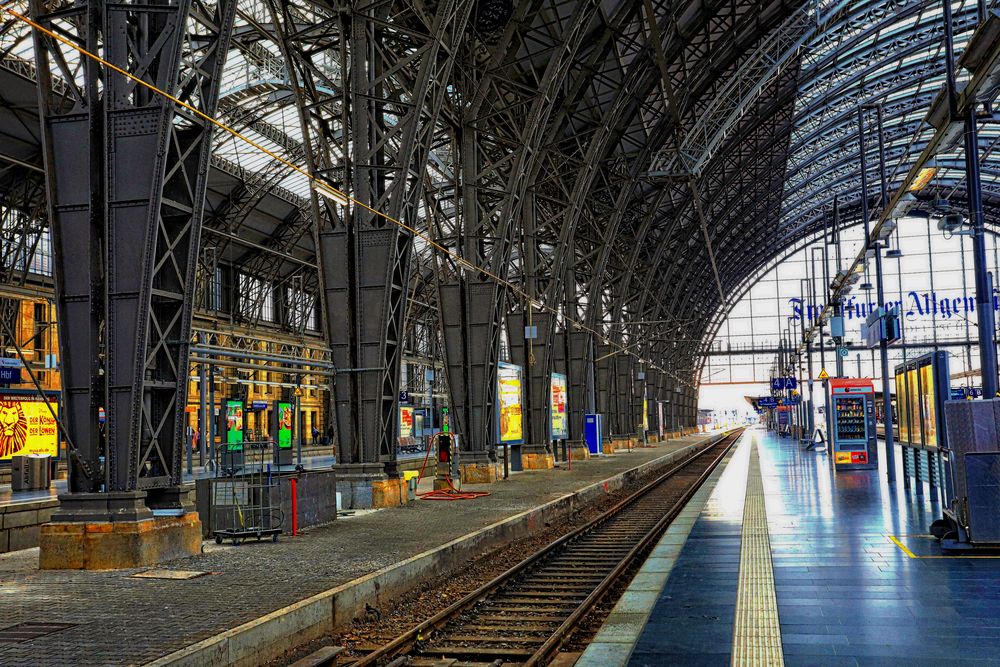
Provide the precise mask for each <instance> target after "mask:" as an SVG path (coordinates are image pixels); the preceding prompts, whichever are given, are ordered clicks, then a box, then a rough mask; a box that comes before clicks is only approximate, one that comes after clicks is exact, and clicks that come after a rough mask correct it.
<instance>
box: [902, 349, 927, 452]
mask: <svg viewBox="0 0 1000 667" xmlns="http://www.w3.org/2000/svg"><path fill="white" fill-rule="evenodd" d="M906 396H907V399H908V400H907V402H908V403H909V404H910V405H909V408H910V444H912V445H913V446H914V447H920V446H922V445H923V444H924V439H923V434H922V433H921V432H920V388H919V387H918V385H917V369H916V368H907V369H906Z"/></svg>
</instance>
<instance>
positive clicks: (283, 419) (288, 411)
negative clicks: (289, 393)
mask: <svg viewBox="0 0 1000 667" xmlns="http://www.w3.org/2000/svg"><path fill="white" fill-rule="evenodd" d="M274 410H275V416H276V417H275V418H276V419H277V422H278V424H277V428H276V430H275V439H276V440H277V441H278V448H279V449H290V448H291V446H292V404H291V403H288V402H286V401H278V402H277V403H276V404H275V406H274Z"/></svg>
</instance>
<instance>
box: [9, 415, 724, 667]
mask: <svg viewBox="0 0 1000 667" xmlns="http://www.w3.org/2000/svg"><path fill="white" fill-rule="evenodd" d="M714 437H716V436H715V435H714V434H709V435H690V436H687V437H683V438H678V439H675V440H671V441H668V442H664V443H660V444H658V445H654V446H652V447H649V448H640V449H634V450H632V451H631V452H624V451H623V452H619V453H617V454H615V455H613V456H607V457H602V458H598V459H591V460H589V461H574V462H573V466H572V470H571V471H570V470H566V469H565V468H561V469H555V470H535V471H526V472H523V473H517V474H514V475H512V476H511V477H510V479H508V480H505V481H502V482H499V483H496V484H492V485H484V486H468V485H467V487H466V488H467V489H475V490H485V491H489V492H490V494H491V495H490V496H488V497H483V498H478V499H476V500H469V501H455V502H440V501H430V500H424V501H418V502H416V503H410V504H409V505H407V506H405V507H400V508H393V509H387V510H378V511H360V512H356V513H354V515H353V516H350V517H347V518H343V519H339V520H337V521H335V522H333V523H331V524H328V525H326V526H320V527H317V528H314V529H312V530H310V531H308V532H307V533H306V534H304V535H303V536H300V537H294V538H293V537H290V536H285V537H282V538H281V539H280V540H279V541H278V542H277V543H274V544H272V543H270V542H264V543H260V544H256V543H250V544H244V545H242V546H237V547H234V546H231V545H229V544H228V543H226V544H224V545H221V546H219V545H216V544H215V543H214V542H206V543H205V545H204V553H202V554H201V555H198V556H195V557H192V558H187V559H182V560H178V561H172V562H170V563H167V564H166V565H164V566H161V567H158V568H144V569H142V570H123V571H103V572H102V571H65V570H64V571H42V570H39V569H38V550H37V549H29V550H22V551H18V552H13V553H9V554H4V555H0V600H2V601H3V614H2V616H0V617H2V621H0V665H4V666H14V665H32V666H38V665H68V664H72V665H81V666H82V665H109V664H115V665H123V664H149V663H151V664H155V665H192V666H193V665H199V666H201V665H235V664H240V665H250V664H261V663H263V662H265V661H266V660H267V659H268V658H269V657H271V656H273V655H278V654H280V652H281V651H283V650H285V649H287V648H291V647H293V646H295V645H296V644H297V643H298V642H299V641H301V640H304V639H309V638H312V637H313V636H318V635H319V634H323V633H325V632H327V631H329V630H331V629H332V626H342V625H343V624H346V623H350V621H351V620H352V619H353V618H354V617H356V616H358V615H360V614H362V613H364V610H365V605H366V604H371V605H372V606H375V607H377V606H379V605H382V604H386V603H387V602H388V600H390V599H391V598H392V597H393V596H394V595H396V594H400V593H402V592H404V591H405V590H408V589H409V588H412V587H413V586H415V585H417V584H418V583H419V582H420V581H422V580H424V579H427V578H429V577H433V576H437V575H440V574H441V573H443V572H446V571H449V570H450V569H451V568H454V567H458V566H460V565H461V564H462V563H463V562H465V561H467V560H468V559H469V558H471V557H473V556H478V555H481V554H482V553H483V552H484V550H488V549H489V548H492V547H494V546H500V545H502V544H504V543H506V542H508V541H509V540H511V539H516V538H518V537H522V536H525V535H527V534H529V533H530V532H533V531H534V530H536V529H539V528H541V527H543V526H544V525H545V523H546V522H548V521H550V520H552V519H556V518H558V517H560V516H565V515H567V514H568V513H569V512H571V511H573V509H574V508H575V507H579V506H580V505H581V504H582V503H585V502H587V501H588V500H591V499H594V498H597V497H600V496H601V494H606V493H607V492H608V491H609V490H614V489H616V488H619V487H620V486H622V485H623V484H624V482H625V480H627V479H629V478H631V477H634V476H638V475H640V474H642V473H644V472H647V471H648V472H653V471H655V470H657V469H659V468H660V467H662V466H666V465H667V464H668V463H669V462H670V461H672V460H676V459H677V458H678V457H679V456H680V455H681V453H682V452H686V451H691V450H690V448H691V447H693V446H697V445H699V444H701V443H704V442H707V441H709V440H711V439H713V438H714ZM431 482H432V480H431V479H425V480H423V481H422V483H421V488H420V490H421V491H423V490H430V488H431ZM137 623H140V624H141V631H140V630H137V627H136V624H137ZM5 633H6V634H5ZM5 637H6V638H7V639H6V640H5ZM122 637H132V638H133V640H131V641H128V642H125V641H121V638H122Z"/></svg>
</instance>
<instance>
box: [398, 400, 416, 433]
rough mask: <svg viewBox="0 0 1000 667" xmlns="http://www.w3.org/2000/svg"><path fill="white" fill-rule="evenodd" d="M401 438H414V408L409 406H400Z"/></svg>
mask: <svg viewBox="0 0 1000 667" xmlns="http://www.w3.org/2000/svg"><path fill="white" fill-rule="evenodd" d="M399 437H400V438H412V437H413V407H412V406H409V405H401V406H399Z"/></svg>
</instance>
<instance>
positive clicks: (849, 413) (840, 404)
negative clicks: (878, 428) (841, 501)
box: [827, 378, 878, 471]
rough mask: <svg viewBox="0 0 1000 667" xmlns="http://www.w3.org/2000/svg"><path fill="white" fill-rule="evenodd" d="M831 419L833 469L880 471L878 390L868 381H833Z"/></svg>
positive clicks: (832, 379) (828, 403) (831, 386)
mask: <svg viewBox="0 0 1000 667" xmlns="http://www.w3.org/2000/svg"><path fill="white" fill-rule="evenodd" d="M829 386H830V397H829V398H830V400H829V401H828V402H827V405H830V406H832V408H833V409H832V410H831V411H830V420H831V426H832V428H833V432H832V434H831V438H830V440H831V444H832V447H833V449H832V461H833V467H834V470H837V471H840V470H874V469H876V468H878V449H877V440H876V434H875V387H874V385H873V384H872V381H871V379H869V378H836V379H834V378H831V379H830V381H829Z"/></svg>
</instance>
